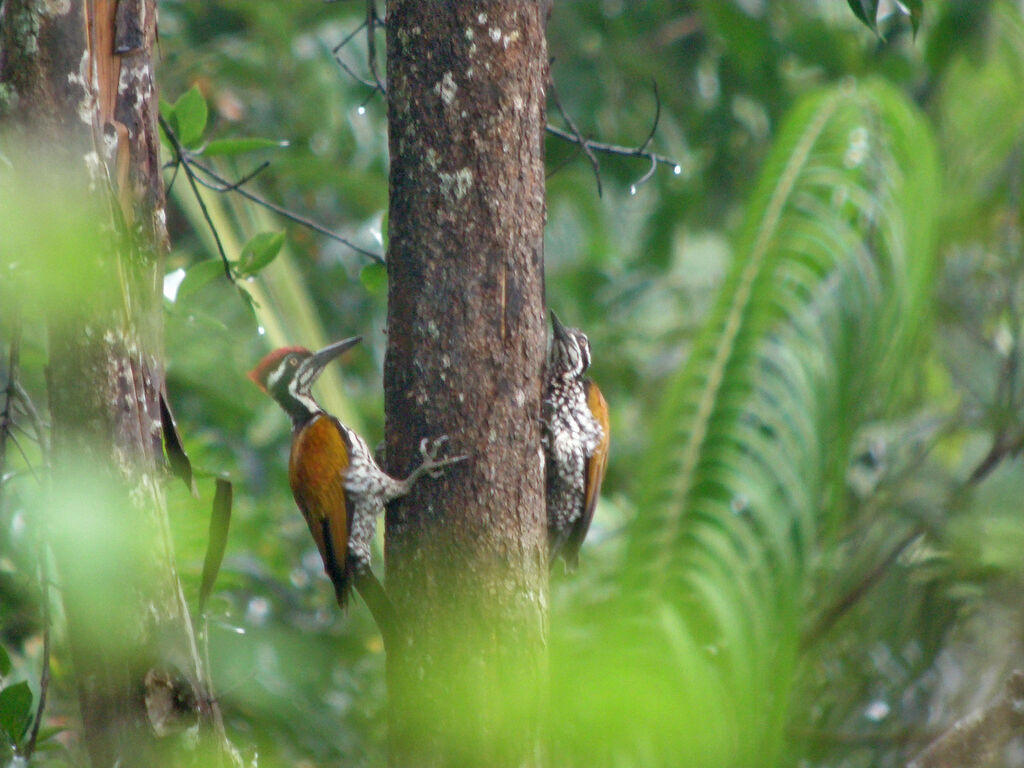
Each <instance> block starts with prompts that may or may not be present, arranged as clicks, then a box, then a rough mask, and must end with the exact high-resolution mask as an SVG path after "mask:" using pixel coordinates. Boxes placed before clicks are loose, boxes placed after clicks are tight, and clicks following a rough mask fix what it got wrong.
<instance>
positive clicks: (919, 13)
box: [901, 0, 924, 35]
mask: <svg viewBox="0 0 1024 768" xmlns="http://www.w3.org/2000/svg"><path fill="white" fill-rule="evenodd" d="M901 2H902V3H903V5H904V7H906V9H907V11H908V12H909V13H910V26H911V27H912V28H913V30H914V34H915V35H916V34H917V30H918V29H920V27H921V20H922V19H923V18H924V0H901Z"/></svg>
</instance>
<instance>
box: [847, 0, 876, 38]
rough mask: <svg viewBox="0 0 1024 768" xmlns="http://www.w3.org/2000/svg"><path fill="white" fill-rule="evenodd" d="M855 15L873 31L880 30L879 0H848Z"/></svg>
mask: <svg viewBox="0 0 1024 768" xmlns="http://www.w3.org/2000/svg"><path fill="white" fill-rule="evenodd" d="M846 2H847V3H849V5H850V10H851V11H853V15H854V16H856V17H857V18H858V19H860V20H861V21H862V22H863V23H864V25H865V26H867V28H868V29H870V30H871V31H872V32H875V33H877V32H878V25H877V19H878V0H846Z"/></svg>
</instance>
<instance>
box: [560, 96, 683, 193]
mask: <svg viewBox="0 0 1024 768" xmlns="http://www.w3.org/2000/svg"><path fill="white" fill-rule="evenodd" d="M549 92H550V93H551V97H552V100H553V101H554V102H555V107H556V108H557V109H558V111H559V113H560V114H561V115H562V119H563V120H565V123H566V125H568V126H569V130H568V131H567V130H564V129H562V128H558V127H556V126H554V125H548V126H547V127H546V130H547V132H548V133H549V134H551V135H552V136H556V137H557V138H559V139H562V140H564V141H568V142H569V143H571V144H575V145H576V146H578V147H580V149H582V150H583V152H584V153H586V155H587V159H588V160H590V164H591V166H592V167H593V169H594V177H595V178H596V179H597V194H598V196H600V195H601V173H600V165H599V163H598V160H597V157H596V153H602V154H606V155H618V156H620V157H644V158H647V159H648V160H650V162H651V167H650V168H649V169H648V170H647V172H646V173H644V175H643V176H641V177H640V178H639V179H638V180H637V181H636V182H634V183H633V184H631V185H630V188H629V191H630V194H636V191H637V189H639V188H640V187H641V186H642V185H643V184H645V183H646V182H647V181H648V180H650V178H651V177H652V176H653V175H654V172H655V171H656V170H657V169H658V166H659V165H669V166H671V167H672V171H673V173H675V174H677V175H678V174H679V173H680V172H681V170H682V168H681V166H680V165H679V163H677V162H676V161H675V160H673V159H672V158H670V157H666V156H665V155H660V154H658V153H657V152H651V151H649V150H648V149H647V147H648V146H649V145H650V143H651V141H652V140H653V139H654V135H655V133H656V132H657V130H658V122H659V121H660V119H661V97H660V95H659V94H658V86H657V84H655V85H654V103H655V111H654V121H653V123H652V125H651V130H650V132H649V133H648V135H647V138H646V139H644V142H643V143H642V144H640V145H639V146H637V147H624V146H621V145H619V144H606V143H605V142H601V141H591V140H590V139H587V138H584V136H583V134H582V133H581V132H580V129H579V128H578V127H577V126H576V124H575V122H573V120H572V118H570V117H569V115H568V114H567V113H566V111H565V110H564V109H563V108H562V104H561V102H560V101H559V99H558V92H557V90H556V89H555V86H554V82H551V83H549ZM549 175H550V174H549Z"/></svg>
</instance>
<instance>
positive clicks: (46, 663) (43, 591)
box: [22, 531, 50, 760]
mask: <svg viewBox="0 0 1024 768" xmlns="http://www.w3.org/2000/svg"><path fill="white" fill-rule="evenodd" d="M36 537H37V542H36V549H37V553H38V559H39V590H40V596H39V612H40V614H41V615H40V619H41V620H42V622H43V669H42V671H41V672H40V673H39V702H38V703H37V704H36V716H35V719H34V720H33V721H32V731H31V733H30V734H29V737H28V741H27V742H26V743H25V748H24V751H23V753H22V754H23V755H24V757H25V759H26V760H28V759H29V758H30V757H32V753H33V752H35V750H36V742H37V741H38V739H39V728H40V726H42V724H43V712H44V711H46V694H47V691H48V690H49V689H50V589H49V586H48V585H47V584H48V582H47V579H46V573H45V570H44V568H45V551H46V545H45V544H44V541H43V536H42V534H41V533H40V532H39V531H37V532H36Z"/></svg>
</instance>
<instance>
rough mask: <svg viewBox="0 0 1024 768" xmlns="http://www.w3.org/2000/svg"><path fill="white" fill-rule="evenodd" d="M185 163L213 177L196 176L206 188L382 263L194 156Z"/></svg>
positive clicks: (315, 223)
mask: <svg viewBox="0 0 1024 768" xmlns="http://www.w3.org/2000/svg"><path fill="white" fill-rule="evenodd" d="M187 164H188V165H190V166H192V167H193V168H194V169H196V170H199V171H202V172H203V173H204V174H206V175H207V176H209V177H210V178H211V179H213V181H214V182H216V184H211V183H210V182H208V181H206V180H204V179H202V178H199V177H198V176H197V177H196V180H197V181H198V182H199V183H200V184H202V185H203V186H204V187H206V188H207V189H212V190H213V191H215V192H235V193H237V194H239V195H241V196H242V197H244V198H245V199H246V200H250V201H252V202H254V203H256V204H257V205H260V206H263V207H264V208H266V209H267V210H270V211H273V212H274V213H276V214H278V215H280V216H283V217H284V218H286V219H288V220H289V221H293V222H295V223H296V224H301V225H302V226H304V227H306V228H307V229H311V230H313V231H314V232H319V233H320V234H321V235H324V236H325V237H329V238H331V239H332V240H335V241H337V242H339V243H341V244H342V245H345V246H348V247H349V248H351V249H352V250H353V251H355V252H356V253H359V254H362V255H363V256H366V257H367V258H369V259H372V260H373V261H375V262H377V263H378V264H383V263H384V257H383V256H381V255H380V254H379V253H374V252H373V251H369V250H367V249H365V248H361V247H359V246H358V245H356V244H355V243H353V242H352V241H351V240H348V239H346V238H344V237H342V236H341V235H339V234H338V233H337V232H334V231H333V230H330V229H328V228H327V227H325V226H324V225H322V224H318V223H317V222H315V221H313V220H312V219H307V218H306V217H305V216H300V215H299V214H297V213H294V212H293V211H290V210H288V209H287V208H284V207H283V206H280V205H277V203H272V202H271V201H269V200H267V199H266V198H264V197H260V196H259V195H257V194H255V193H253V192H250V191H249V190H247V189H245V188H244V187H241V186H239V184H240V182H239V183H234V184H233V183H232V182H230V181H228V180H227V179H226V178H224V177H223V176H221V175H220V174H219V173H217V172H216V171H215V170H213V169H212V168H210V167H209V166H206V165H203V164H202V163H200V162H198V161H196V160H195V159H194V158H192V157H188V158H187ZM217 185H220V186H217Z"/></svg>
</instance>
